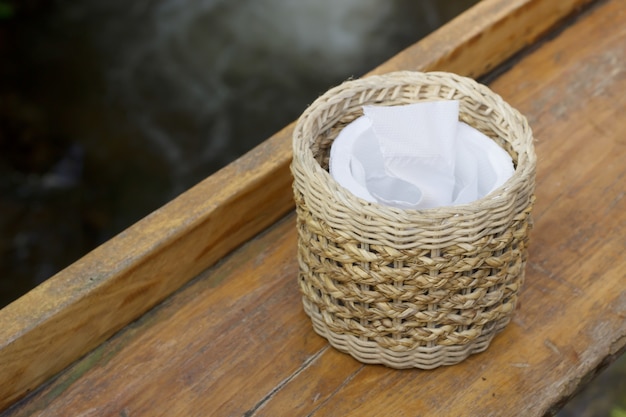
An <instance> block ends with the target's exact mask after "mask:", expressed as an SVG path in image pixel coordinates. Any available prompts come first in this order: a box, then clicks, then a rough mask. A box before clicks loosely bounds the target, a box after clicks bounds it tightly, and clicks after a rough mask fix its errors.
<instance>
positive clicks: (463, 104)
mask: <svg viewBox="0 0 626 417" xmlns="http://www.w3.org/2000/svg"><path fill="white" fill-rule="evenodd" d="M427 100H430V101H432V100H459V102H460V119H461V120H462V121H464V122H465V123H468V124H469V125H471V126H473V127H474V128H476V129H478V130H480V131H482V132H483V133H485V134H486V135H487V136H489V137H490V138H492V139H493V140H494V141H496V142H497V143H498V144H499V145H500V146H501V147H503V148H504V149H505V150H506V151H507V152H508V153H509V154H510V155H511V157H512V158H513V161H514V164H515V173H514V174H513V176H512V177H511V178H510V179H509V180H508V181H507V182H506V183H505V184H504V185H503V186H501V187H500V188H498V189H497V190H495V191H494V192H492V193H490V194H489V195H487V196H486V197H484V198H482V199H480V200H477V201H475V202H473V203H470V204H464V205H459V206H451V207H442V208H434V209H424V210H402V209H397V208H393V207H388V206H384V205H380V204H375V203H369V202H367V201H365V200H361V199H359V198H358V197H356V196H354V195H353V194H351V193H350V192H349V191H347V190H346V189H344V188H343V187H342V186H340V185H339V184H338V183H337V182H336V181H335V180H334V179H333V178H332V177H331V176H330V174H329V173H328V162H329V153H330V146H331V144H332V142H333V140H334V139H335V137H336V136H337V135H338V133H339V132H340V130H341V129H342V128H343V127H344V126H345V125H346V124H348V123H350V122H351V121H353V120H354V119H356V118H357V117H359V116H361V115H362V114H363V113H362V108H361V107H362V106H363V105H372V104H374V105H376V104H378V105H387V106H389V105H401V104H408V103H414V102H418V101H427ZM293 147H294V156H293V163H292V166H291V169H292V172H293V175H294V179H295V181H294V194H295V201H296V209H297V217H298V220H297V227H298V234H299V241H298V260H299V265H300V274H299V284H300V288H301V291H302V293H303V303H304V309H305V311H306V313H307V314H308V315H309V316H310V317H311V320H312V322H313V326H314V328H315V331H316V332H317V333H318V334H320V335H321V336H323V337H325V338H326V339H328V341H329V342H330V344H331V345H332V346H334V347H335V348H337V349H339V350H340V351H343V352H346V353H349V354H351V355H352V356H353V357H355V358H356V359H358V360H359V361H361V362H364V363H379V364H384V365H387V366H390V367H393V368H412V367H417V368H423V369H431V368H435V367H438V366H441V365H452V364H455V363H458V362H460V361H462V360H463V359H465V358H466V357H468V356H469V355H471V354H473V353H477V352H481V351H483V350H485V349H486V348H487V347H488V346H489V343H490V342H491V339H492V338H493V336H494V335H495V334H496V333H498V332H499V331H501V330H502V329H503V328H504V327H505V326H506V325H507V324H508V322H509V321H510V318H511V315H512V313H513V310H514V309H515V304H516V301H517V294H518V291H519V289H520V286H521V285H522V283H523V281H524V268H525V264H526V254H527V242H528V233H529V230H530V228H531V218H530V212H531V209H532V205H533V200H534V195H533V193H534V184H535V153H534V149H533V138H532V132H531V130H530V128H529V126H528V123H527V121H526V119H525V118H524V117H523V116H522V115H520V114H519V112H517V111H516V110H514V109H513V108H511V107H510V106H509V105H508V104H507V103H505V102H504V101H503V100H502V98H501V97H500V96H498V95H496V94H495V93H493V92H492V91H491V90H489V89H488V88H487V87H485V86H483V85H480V84H478V83H476V82H475V81H473V80H471V79H468V78H464V77H460V76H457V75H454V74H450V73H441V72H432V73H418V72H395V73H389V74H386V75H382V76H372V77H368V78H364V79H360V80H354V81H348V82H345V83H344V84H342V85H340V86H338V87H335V88H333V89H331V90H329V91H328V92H327V93H326V94H324V95H323V96H321V97H320V98H319V99H317V100H316V101H315V102H314V103H313V104H312V105H311V106H310V107H309V108H308V109H307V110H306V111H305V112H304V113H303V114H302V116H301V117H300V119H299V121H298V123H297V125H296V128H295V132H294V138H293Z"/></svg>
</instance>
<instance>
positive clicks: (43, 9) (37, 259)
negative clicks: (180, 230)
mask: <svg viewBox="0 0 626 417" xmlns="http://www.w3.org/2000/svg"><path fill="white" fill-rule="evenodd" d="M475 2H476V0H439V1H438V0H420V1H416V0H387V1H378V0H298V1H289V0H238V1H236V0H229V1H226V0H133V1H128V0H109V1H102V0H82V1H75V0H72V1H70V0H0V308H1V307H2V306H4V305H6V304H7V303H9V302H11V301H12V300H14V299H15V298H17V297H19V296H20V295H22V294H24V293H25V292H27V291H28V290H29V289H31V288H32V287H34V286H35V285H37V284H38V283H41V282H42V281H44V280H45V279H47V278H48V277H50V276H51V275H53V274H55V273H56V272H58V271H59V270H61V269H62V268H64V267H65V266H67V265H69V264H70V263H72V262H74V261H75V260H77V259H78V258H80V257H81V256H82V255H84V254H85V253H86V252H88V251H89V250H91V249H93V248H94V247H95V246H97V245H99V244H101V243H103V242H105V241H106V240H108V239H110V238H111V237H113V236H114V235H115V234H117V233H119V232H120V231H122V230H123V229H125V228H126V227H128V226H130V225H131V224H132V223H134V222H135V221H137V220H139V219H140V218H142V217H144V216H145V215H147V214H148V213H150V212H151V211H153V210H155V209H156V208H158V207H160V206H161V205H163V204H164V203H166V202H167V201H169V200H171V199H172V198H174V197H175V196H176V195H178V194H179V193H181V192H182V191H184V190H186V189H188V188H189V187H191V186H192V185H194V184H195V183H197V182H198V181H200V180H202V179H203V178H205V177H206V176H208V175H210V174H211V173H212V172H214V171H216V170H217V169H219V168H220V167H222V166H224V165H225V164H227V163H229V162H230V161H232V160H233V159H235V158H236V157H238V156H239V155H241V154H243V153H244V152H246V151H247V150H249V149H251V148H252V147H253V146H254V145H256V144H258V143H260V142H261V141H263V140H264V139H266V138H267V137H268V136H270V135H271V134H272V133H274V132H275V131H277V130H278V129H280V128H282V127H283V126H284V125H286V124H287V123H289V122H291V121H292V120H294V119H296V118H297V117H298V115H299V114H300V113H301V112H302V111H303V110H304V108H305V107H306V105H307V104H308V103H310V102H311V101H313V100H314V99H315V97H317V96H318V95H319V94H321V93H323V92H324V91H326V90H327V89H328V88H329V87H330V86H332V85H336V84H337V83H339V82H341V81H342V80H345V79H346V78H348V77H351V76H360V75H362V74H363V73H365V72H367V71H368V70H369V69H371V68H372V67H374V66H376V65H378V64H379V63H381V62H382V61H384V60H385V59H387V58H389V57H391V56H392V55H394V54H395V53H397V52H398V51H400V50H401V49H403V48H404V47H406V46H408V45H410V44H411V43H413V42H415V41H416V40H418V39H419V38H421V37H423V36H424V35H426V34H427V33H429V32H431V31H432V30H434V29H435V28H436V27H437V26H439V25H441V24H443V23H444V22H445V21H447V20H449V19H450V18H452V17H453V16H455V15H456V14H458V13H460V12H461V11H462V10H464V9H466V8H467V7H469V6H471V5H472V4H473V3H475ZM624 380H626V360H624V358H622V359H621V362H619V363H618V364H616V365H614V366H612V367H611V368H610V369H609V371H607V372H605V373H604V374H603V375H602V377H601V379H599V380H598V381H599V382H598V383H595V384H592V385H591V386H590V388H589V389H587V390H586V391H585V392H584V393H583V394H581V396H580V397H579V398H580V399H578V400H575V401H573V402H572V403H570V405H568V407H567V408H566V409H565V410H563V411H562V412H561V414H560V415H561V416H562V417H573V416H610V417H624V416H626V412H624V413H623V414H620V413H621V412H622V411H623V410H625V409H626V402H625V399H624V397H626V388H625V386H624ZM620 407H622V408H621V409H620ZM620 410H622V411H620Z"/></svg>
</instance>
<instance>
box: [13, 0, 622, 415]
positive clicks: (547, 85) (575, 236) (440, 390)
mask: <svg viewBox="0 0 626 417" xmlns="http://www.w3.org/2000/svg"><path fill="white" fill-rule="evenodd" d="M625 20H626V4H625V3H623V2H622V1H621V0H612V1H606V2H603V3H602V4H600V5H598V6H597V7H595V8H594V10H591V11H590V12H588V13H586V14H585V16H584V17H583V18H581V19H579V20H578V22H576V24H575V25H574V26H572V27H570V28H569V29H567V30H565V31H564V32H563V33H561V34H560V36H558V38H556V39H554V40H552V41H549V42H546V43H545V44H543V45H542V46H541V48H538V49H537V50H535V51H534V52H532V53H530V54H529V55H528V56H526V57H525V58H524V59H522V60H521V61H520V62H518V63H516V65H515V66H514V67H513V68H511V69H510V70H508V71H507V72H506V73H504V74H503V75H501V76H500V77H499V78H498V79H496V80H495V81H493V82H492V83H491V87H492V89H494V90H495V91H496V92H498V93H500V94H501V95H502V96H503V97H504V98H505V100H507V101H508V102H509V103H511V104H512V105H513V106H514V107H516V108H518V109H519V110H520V111H521V112H522V113H524V114H526V115H527V116H528V117H529V119H530V121H531V124H532V126H533V127H534V131H535V136H536V138H537V156H538V181H537V204H536V209H535V216H534V217H535V229H534V230H533V232H532V235H531V251H530V255H529V264H528V268H527V278H526V284H525V287H524V289H523V292H522V294H521V297H520V301H521V307H520V308H519V310H518V311H517V312H516V315H515V317H514V320H513V322H512V323H511V324H510V325H509V326H508V328H507V329H506V330H505V331H504V332H503V333H502V334H500V335H498V336H497V337H496V338H495V339H494V341H493V343H492V345H491V347H490V348H489V349H488V350H487V351H486V352H484V353H482V354H479V355H475V356H473V357H470V358H469V359H468V360H466V361H464V362H463V363H461V364H459V365H455V366H452V367H446V368H439V369H437V370H434V371H419V370H404V371H397V370H392V369H388V368H385V367H382V366H366V365H362V364H359V363H358V362H356V361H355V360H353V359H352V358H350V357H349V356H347V355H343V354H341V353H338V352H337V351H335V350H334V349H332V348H330V347H328V345H327V343H326V342H325V341H324V339H322V338H320V337H318V336H317V335H315V333H314V332H313V330H312V328H311V325H310V322H309V320H308V319H307V318H306V316H305V315H304V313H303V312H302V308H301V305H300V299H299V294H298V290H297V284H296V282H295V275H296V273H297V263H296V261H295V250H296V249H295V248H296V244H295V242H296V233H295V225H294V217H293V214H290V215H288V216H287V218H286V219H285V220H283V221H281V222H279V223H277V224H276V225H275V226H273V227H272V228H270V229H269V230H268V231H267V232H265V233H264V234H262V235H261V236H259V237H257V238H255V239H252V240H251V241H250V242H249V243H247V244H246V245H244V246H243V247H242V248H240V249H238V250H237V251H236V252H234V253H233V254H232V255H231V256H229V257H227V258H226V259H225V261H224V262H222V263H220V264H218V265H217V266H215V267H214V268H212V269H210V270H208V271H207V272H206V273H203V274H202V275H201V276H199V277H198V278H197V279H196V280H194V281H192V282H191V283H190V284H189V285H187V286H186V287H184V288H183V289H182V290H181V291H179V292H178V293H177V294H174V295H173V296H171V297H170V298H169V299H168V300H166V301H165V302H164V303H163V304H162V305H160V306H159V307H158V308H156V309H154V310H153V311H151V312H149V313H148V314H146V315H144V316H143V317H142V318H141V319H140V320H139V321H138V322H136V323H134V324H131V325H129V326H127V327H126V328H125V329H124V330H123V331H121V332H120V333H119V334H117V335H116V336H115V337H113V338H111V339H110V340H109V341H107V342H105V343H104V344H102V345H101V346H100V347H98V348H97V349H96V350H95V351H93V352H92V353H90V354H89V355H87V356H86V357H85V358H83V359H82V360H80V361H78V362H77V363H76V364H74V365H73V366H71V367H70V368H68V369H67V370H66V371H65V372H63V373H62V374H61V376H60V377H59V378H58V379H56V380H54V381H52V382H51V383H50V384H48V385H47V386H45V387H44V388H42V389H41V390H40V391H38V392H37V393H36V394H35V395H33V396H32V397H30V398H29V399H28V401H25V402H23V403H21V404H18V405H16V406H15V407H14V408H12V409H10V410H8V411H6V412H5V413H4V414H3V416H4V417H17V416H26V415H34V416H56V415H82V416H90V415H119V416H135V415H150V416H161V415H162V416H194V415H198V416H201V415H209V414H210V415H246V416H276V415H313V416H316V415H319V416H348V415H354V416H362V415H368V416H376V415H377V416H415V415H437V416H443V415H455V416H456V415H459V416H461V415H467V416H518V415H523V416H540V415H543V414H546V413H550V412H552V411H554V407H555V405H558V404H560V403H561V402H562V401H564V400H565V399H566V398H568V397H569V396H570V395H571V394H572V393H573V392H574V391H575V390H576V388H577V387H578V386H579V385H580V384H581V383H583V382H585V381H586V380H587V379H588V378H589V376H590V375H593V373H594V372H595V371H596V370H597V369H598V368H599V367H600V366H602V365H603V364H604V363H605V362H607V361H610V360H611V359H612V358H613V357H614V356H615V355H617V354H619V353H620V352H622V351H623V350H624V347H625V345H626V280H625V278H626V277H625V273H624V271H626V258H625V257H624V253H625V251H626V240H625V239H624V236H626V199H624V195H625V194H626V181H625V179H626V164H624V161H625V160H626V143H625V142H624V138H623V132H624V131H626V119H625V118H624V117H622V115H623V114H624V112H625V111H626V97H624V96H623V94H621V92H622V91H625V89H626V67H625V66H624V62H626V30H625V29H624V28H625V27H626V26H624V24H623V23H624V21H625ZM581 40H584V42H582V41H581Z"/></svg>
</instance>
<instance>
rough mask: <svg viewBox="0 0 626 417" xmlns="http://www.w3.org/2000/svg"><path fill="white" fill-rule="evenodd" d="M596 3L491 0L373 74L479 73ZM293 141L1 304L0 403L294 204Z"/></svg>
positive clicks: (284, 134) (259, 152)
mask: <svg viewBox="0 0 626 417" xmlns="http://www.w3.org/2000/svg"><path fill="white" fill-rule="evenodd" d="M588 2H589V0H564V1H560V2H551V1H546V0H514V1H511V0H485V1H483V2H481V3H480V4H479V5H478V6H477V7H476V8H475V9H473V10H472V11H470V12H469V13H467V14H466V15H464V16H462V17H460V18H458V19H456V20H455V21H454V22H453V23H452V24H450V25H447V26H446V27H444V28H443V29H441V30H439V31H437V32H436V33H434V34H433V35H431V36H430V37H428V38H426V39H425V40H424V41H422V42H420V43H418V44H416V45H414V46H413V47H411V48H409V49H408V50H406V51H404V52H403V53H401V54H399V55H398V56H396V57H394V58H393V59H392V60H390V61H389V62H388V63H386V64H383V65H382V66H380V67H378V68H377V69H376V70H375V71H374V72H378V73H380V72H386V71H392V70H398V69H414V70H430V69H440V70H449V71H456V72H458V73H461V74H468V75H474V76H477V75H480V74H482V73H484V72H485V71H487V70H488V69H490V68H492V67H493V66H494V65H497V64H498V63H499V62H501V61H502V60H504V59H506V58H507V57H509V56H511V55H512V54H513V53H515V52H516V51H518V50H519V49H520V48H522V47H523V46H525V45H527V44H528V43H530V42H532V41H534V40H535V39H536V38H537V37H538V36H539V35H540V34H542V33H544V32H545V31H546V30H548V29H549V28H550V27H552V26H553V25H554V24H555V23H556V22H558V21H559V20H560V19H562V18H563V17H564V16H566V15H568V14H570V13H572V11H573V10H576V9H577V8H579V7H580V6H581V5H584V4H586V3H588ZM290 136H291V126H289V127H287V128H285V129H284V130H283V131H281V132H279V133H277V134H276V135H275V136H273V137H272V138H271V139H270V140H268V141H266V142H265V143H263V144H262V145H261V146H259V147H257V148H255V149H254V150H253V151H252V152H250V153H249V154H247V155H245V156H244V157H242V158H240V159H239V160H238V161H236V162H235V163H233V164H231V165H230V166H228V167H226V168H225V169H223V170H221V171H220V172H218V173H217V174H215V175H213V176H211V177H210V178H208V179H207V180H205V181H203V182H202V183H200V184H199V185H197V186H196V187H194V188H192V189H191V190H189V191H188V192H186V193H184V194H183V195H181V196H180V197H178V198H177V199H175V200H174V201H172V202H171V203H170V204H168V205H166V206H164V207H163V208H161V209H160V210H157V211H156V212H155V213H153V214H151V215H150V216H148V217H147V218H145V219H143V220H142V221H140V222H139V223H137V224H136V225H134V226H132V227H131V228H129V229H128V230H126V231H125V232H123V233H122V234H120V235H119V236H117V237H115V238H114V239H112V240H111V241H109V242H107V243H106V244H104V245H102V246H101V247H99V248H97V249H96V250H94V251H93V252H91V253H90V254H88V255H87V256H85V257H84V258H82V259H81V260H79V261H78V262H76V263H75V264H73V265H71V266H70V267H68V268H67V269H65V270H63V271H62V272H60V273H59V274H57V275H56V276H54V277H52V278H51V279H49V280H48V281H47V282H45V283H44V284H42V285H41V286H39V287H38V288H36V289H34V290H33V291H31V292H30V293H28V294H27V295H25V296H24V297H22V298H21V299H19V300H17V301H16V302H14V303H12V304H10V305H9V306H7V307H6V308H4V309H2V310H0V368H1V369H2V372H1V373H0V392H1V393H2V395H0V410H1V409H3V408H6V407H7V406H8V405H10V404H11V403H13V402H14V401H15V400H17V399H18V398H20V397H22V396H23V395H25V394H26V393H27V392H29V391H31V390H33V389H34V388H35V387H36V386H38V385H39V384H41V383H42V382H43V381H45V380H46V379H48V378H50V377H51V376H52V375H54V374H56V373H57V372H59V371H60V370H61V369H63V368H65V367H66V366H67V365H68V364H70V363H71V362H72V361H74V360H76V359H77V358H78V357H80V356H82V355H84V354H85V353H86V352H88V351H90V350H91V349H93V348H94V347H96V346H98V345H99V344H100V343H102V341H104V340H106V339H107V338H108V337H110V336H111V335H112V334H113V333H115V332H116V331H118V330H119V329H120V328H122V327H123V326H125V325H126V324H127V323H129V322H131V321H133V320H134V319H136V318H137V317H139V316H140V315H141V314H143V313H144V312H145V311H147V310H148V309H150V308H151V307H152V306H154V305H155V304H156V303H158V302H159V301H161V300H163V299H164V298H165V297H167V296H168V295H170V294H171V293H172V292H173V291H175V290H176V289H178V288H179V287H180V286H181V285H183V284H184V283H185V282H188V281H189V279H191V278H192V277H193V276H195V275H196V274H197V273H198V272H200V271H201V270H203V269H205V268H207V267H208V266H210V265H212V264H213V263H215V262H216V261H217V260H218V259H220V258H221V257H223V256H224V255H225V254H226V253H228V252H230V251H231V250H232V249H233V248H235V247H237V246H239V245H240V244H241V243H242V242H245V241H246V240H248V239H250V238H251V237H252V236H254V235H255V234H256V233H258V232H259V231H261V230H263V229H264V228H266V227H268V226H269V225H271V224H272V223H274V222H275V221H276V220H277V219H278V218H280V217H281V216H283V215H284V214H285V213H286V212H287V211H289V210H290V209H291V208H292V201H291V190H290V183H291V177H290V174H289V172H288V164H289V161H290V158H291V150H290ZM233 179H236V181H233Z"/></svg>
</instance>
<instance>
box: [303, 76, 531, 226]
mask: <svg viewBox="0 0 626 417" xmlns="http://www.w3.org/2000/svg"><path fill="white" fill-rule="evenodd" d="M409 83H414V84H419V85H433V84H434V83H439V85H441V86H442V87H443V86H445V87H451V88H457V87H459V86H462V87H463V88H465V89H470V90H472V91H473V92H474V93H475V94H478V95H480V96H481V97H483V98H484V99H485V100H489V101H490V102H491V104H493V105H494V106H496V107H497V108H498V110H500V112H499V113H500V115H501V116H502V117H503V119H505V120H506V122H507V124H508V125H509V126H512V125H514V124H515V125H516V126H518V127H519V130H520V131H521V133H522V135H521V137H519V138H516V139H517V140H515V141H510V140H507V139H508V138H502V139H503V140H505V141H507V142H508V143H509V144H510V145H511V147H512V148H513V150H514V151H515V152H516V153H517V156H518V157H517V161H516V168H515V171H514V173H513V175H512V176H511V177H510V178H509V179H508V180H507V181H506V182H505V183H504V184H502V185H501V186H500V187H498V188H497V189H495V190H493V191H492V192H490V193H489V194H487V195H486V196H483V197H481V198H480V199H477V200H474V201H472V202H469V203H465V204H459V205H454V206H442V207H434V208H422V209H402V208H396V207H392V206H387V205H384V204H380V203H377V202H369V201H366V200H363V199H361V198H359V197H357V196H355V195H354V194H352V193H351V192H350V191H348V190H347V189H345V188H344V187H343V186H341V185H340V184H339V183H338V182H337V181H336V180H335V179H334V178H333V177H332V176H331V175H330V173H329V172H328V171H327V170H325V169H324V168H322V166H321V165H320V164H319V163H318V162H317V161H316V160H315V157H314V155H313V151H312V149H311V147H310V143H309V142H308V141H307V136H306V134H307V132H310V131H311V130H313V129H315V127H314V124H315V123H318V127H319V122H318V121H317V119H318V118H319V117H322V116H324V115H325V112H327V111H328V109H332V108H334V107H336V106H339V105H341V103H342V102H345V100H347V99H350V98H351V97H354V95H355V94H357V93H361V94H363V92H364V91H366V90H368V89H372V90H385V89H392V88H399V87H402V86H406V85H407V84H409ZM434 99H435V100H437V99H440V100H446V99H447V98H446V97H439V98H434ZM417 101H423V100H416V101H414V102H417ZM407 104H408V102H407ZM380 105H384V102H381V103H380ZM292 144H293V151H294V152H293V159H292V163H291V170H292V173H293V175H294V178H295V183H294V187H297V183H298V179H299V178H298V177H299V176H302V175H303V173H304V175H306V176H308V177H310V178H311V179H314V180H317V181H320V182H322V183H323V184H325V185H326V186H327V187H328V191H329V194H330V195H334V196H335V197H336V199H337V200H338V202H340V203H341V204H343V205H345V206H347V207H348V208H349V209H350V210H352V211H355V212H358V213H361V214H364V215H372V216H381V215H382V216H383V217H387V216H388V217H390V218H393V219H394V220H395V221H400V222H402V223H404V222H408V223H411V222H413V221H415V219H416V218H419V220H420V223H424V221H425V220H432V221H433V222H434V223H436V224H438V223H440V222H441V221H442V220H443V219H446V218H450V217H461V218H462V217H465V216H468V215H469V216H472V215H474V214H476V213H477V212H479V211H483V210H498V209H500V210H503V209H506V208H505V207H504V206H507V205H510V204H509V203H511V202H512V200H515V198H514V197H515V196H516V195H517V194H518V193H519V190H520V188H522V187H528V186H533V185H532V184H534V181H532V179H534V174H535V167H536V155H535V151H534V146H533V134H532V130H531V128H530V126H529V124H528V121H527V119H526V118H525V117H524V116H523V115H522V114H521V113H520V112H519V111H517V110H516V109H514V108H513V107H512V106H510V105H509V104H508V103H506V102H505V101H504V100H503V99H502V97H501V96H500V95H498V94H497V93H495V92H493V91H492V90H490V89H489V88H488V87H487V86H485V85H483V84H480V83H478V82H476V81H475V80H473V79H471V78H468V77H463V76H460V75H458V74H454V73H450V72H442V71H433V72H419V71H395V72H389V73H385V74H380V75H372V76H368V77H364V78H360V79H352V80H348V81H345V82H344V83H342V84H340V85H338V86H335V87H333V88H331V89H329V90H328V91H326V93H324V94H323V95H321V96H320V97H318V98H317V99H316V100H315V101H314V102H313V103H312V104H311V105H310V106H309V107H308V108H307V109H306V110H305V111H304V112H303V113H302V115H301V116H300V118H299V119H298V121H297V123H296V126H295V128H294V133H293V142H292ZM403 220H404V221H403ZM459 220H461V219H459Z"/></svg>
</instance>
